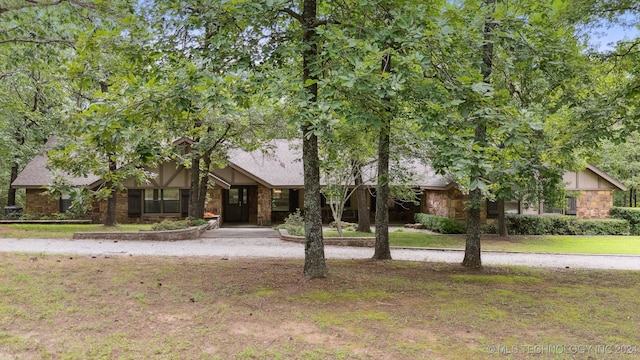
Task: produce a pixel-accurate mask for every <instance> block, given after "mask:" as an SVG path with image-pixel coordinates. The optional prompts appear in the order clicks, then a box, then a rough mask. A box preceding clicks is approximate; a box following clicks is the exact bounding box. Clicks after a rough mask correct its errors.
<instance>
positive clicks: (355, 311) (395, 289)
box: [0, 253, 640, 360]
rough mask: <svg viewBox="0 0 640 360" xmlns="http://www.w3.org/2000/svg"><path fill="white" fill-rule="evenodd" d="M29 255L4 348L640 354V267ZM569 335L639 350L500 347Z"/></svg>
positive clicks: (176, 354)
mask: <svg viewBox="0 0 640 360" xmlns="http://www.w3.org/2000/svg"><path fill="white" fill-rule="evenodd" d="M31 256H32V255H29V254H7V253H0V322H1V323H2V329H1V330H0V354H2V355H1V356H0V358H11V359H14V358H15V359H41V358H45V359H101V358H103V359H147V358H149V359H305V360H306V359H381V358H388V359H400V360H404V359H407V360H408V359H479V360H484V359H487V360H488V359H530V358H536V359H538V358H540V359H551V358H554V359H564V358H576V359H579V358H590V359H605V358H606V359H608V358H620V359H623V358H624V359H627V358H628V359H635V358H638V355H637V354H638V352H637V346H638V345H636V344H638V342H639V341H640V336H639V335H638V319H640V311H639V310H638V309H640V297H638V296H637V294H638V292H640V272H638V271H590V270H576V269H536V268H526V267H492V266H485V267H483V268H482V269H467V268H464V267H462V266H460V265H459V264H443V263H429V262H404V261H393V262H388V261H374V260H332V259H329V260H328V261H327V264H328V267H329V269H330V273H329V277H328V278H327V279H323V280H320V279H315V280H311V281H304V280H303V279H302V269H303V266H304V262H303V260H301V259H296V260H292V259H268V258H252V259H231V260H220V259H211V258H197V257H180V258H178V257H145V256H134V257H129V256H112V257H97V258H94V257H90V256H78V257H75V256H74V257H73V258H70V257H68V256H57V255H46V256H39V257H38V260H37V261H30V260H29V259H30V258H31ZM123 279H125V280H127V281H123ZM160 281H161V282H162V286H160V285H159V284H158V282H160ZM229 289H233V291H229ZM571 345H584V346H590V345H593V346H595V345H600V346H605V345H607V346H609V348H610V349H615V348H616V347H617V348H620V347H621V346H629V349H631V350H633V353H631V354H620V355H619V356H616V355H613V354H605V353H596V352H595V350H592V351H591V352H589V353H581V354H571V353H560V354H549V353H544V354H541V353H537V354H536V353H529V354H523V353H520V354H514V353H511V354H512V355H509V354H507V353H498V352H496V347H497V346H500V347H501V348H502V349H518V350H520V351H522V350H523V349H526V346H558V347H562V346H566V349H569V346H571ZM574 355H575V356H574Z"/></svg>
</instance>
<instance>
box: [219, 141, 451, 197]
mask: <svg viewBox="0 0 640 360" xmlns="http://www.w3.org/2000/svg"><path fill="white" fill-rule="evenodd" d="M229 166H230V167H231V168H232V169H234V170H236V171H239V172H241V173H243V174H244V175H246V176H248V177H250V178H252V179H254V180H255V181H256V182H258V183H261V184H263V185H265V186H267V187H274V188H302V187H304V173H303V164H302V144H301V142H300V141H299V140H283V139H280V140H273V141H272V142H270V143H269V145H268V147H267V148H266V149H261V150H255V151H251V152H247V151H243V150H239V149H235V150H232V151H230V152H229ZM401 167H402V168H403V172H406V173H411V174H412V185H413V186H416V187H420V188H422V189H432V190H443V189H448V188H449V187H451V186H453V183H452V182H451V181H450V180H448V179H446V178H445V177H443V176H441V175H438V174H436V173H435V171H434V170H433V168H431V166H429V165H427V164H424V163H423V162H421V161H419V160H406V161H404V162H403V163H402V164H401ZM364 172H365V175H364V178H365V180H364V181H365V184H366V185H370V186H373V185H375V174H376V166H375V164H372V165H370V166H368V167H367V168H366V169H365V170H364ZM321 182H322V185H326V182H325V181H324V180H323V181H321Z"/></svg>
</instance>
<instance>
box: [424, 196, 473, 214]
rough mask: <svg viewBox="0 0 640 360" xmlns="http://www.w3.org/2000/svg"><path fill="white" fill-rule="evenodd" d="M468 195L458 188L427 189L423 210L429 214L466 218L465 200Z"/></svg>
mask: <svg viewBox="0 0 640 360" xmlns="http://www.w3.org/2000/svg"><path fill="white" fill-rule="evenodd" d="M466 199H467V197H466V196H465V195H463V194H462V193H461V192H460V191H459V190H457V189H449V190H445V191H433V190H426V191H425V194H424V195H423V201H422V203H423V205H422V209H421V210H422V211H423V212H425V213H427V214H433V215H437V216H444V217H448V218H451V219H457V220H465V219H466V218H467V213H466V211H465V202H466Z"/></svg>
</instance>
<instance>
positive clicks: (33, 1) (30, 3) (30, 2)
mask: <svg viewBox="0 0 640 360" xmlns="http://www.w3.org/2000/svg"><path fill="white" fill-rule="evenodd" d="M24 2H25V3H26V4H23V5H16V6H12V7H8V6H7V7H0V15H2V14H3V13H6V12H9V11H14V10H21V9H27V8H36V7H49V6H56V5H60V4H62V3H64V2H67V3H69V4H74V5H78V6H81V7H86V8H96V4H94V3H92V2H82V1H78V0H56V1H51V2H42V1H38V0H24Z"/></svg>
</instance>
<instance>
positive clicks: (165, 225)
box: [151, 218, 207, 231]
mask: <svg viewBox="0 0 640 360" xmlns="http://www.w3.org/2000/svg"><path fill="white" fill-rule="evenodd" d="M206 222H207V221H206V220H203V219H191V218H188V219H185V220H169V219H167V220H163V221H162V222H160V223H157V224H154V225H153V226H151V230H154V231H163V230H180V229H186V228H189V227H192V226H200V225H204V224H205V223H206Z"/></svg>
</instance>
